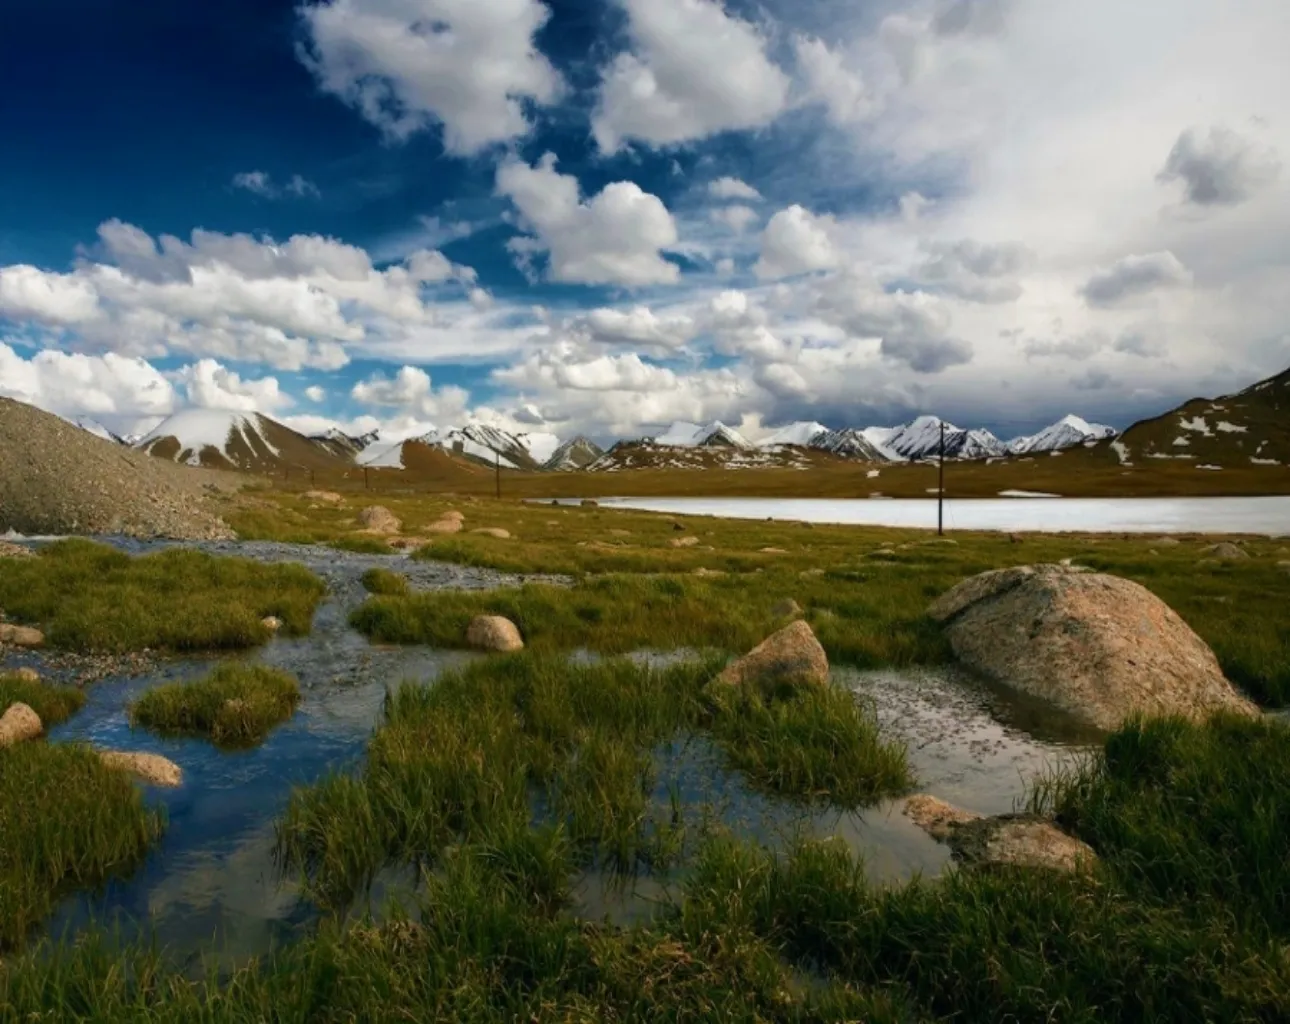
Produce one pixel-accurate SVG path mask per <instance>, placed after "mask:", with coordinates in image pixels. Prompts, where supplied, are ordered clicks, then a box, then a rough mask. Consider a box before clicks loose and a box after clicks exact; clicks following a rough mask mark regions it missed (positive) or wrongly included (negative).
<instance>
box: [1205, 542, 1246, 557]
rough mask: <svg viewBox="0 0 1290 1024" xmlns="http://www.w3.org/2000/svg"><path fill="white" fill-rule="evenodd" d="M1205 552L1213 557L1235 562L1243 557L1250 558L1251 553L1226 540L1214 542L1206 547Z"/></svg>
mask: <svg viewBox="0 0 1290 1024" xmlns="http://www.w3.org/2000/svg"><path fill="white" fill-rule="evenodd" d="M1205 554H1207V555H1209V556H1211V557H1212V558H1219V559H1222V560H1223V561H1225V562H1235V561H1239V560H1241V559H1243V558H1249V557H1250V553H1249V552H1248V551H1244V550H1242V549H1241V548H1238V547H1237V546H1236V545H1235V544H1231V543H1228V542H1227V541H1224V542H1223V543H1221V544H1214V545H1211V546H1210V547H1207V548H1205Z"/></svg>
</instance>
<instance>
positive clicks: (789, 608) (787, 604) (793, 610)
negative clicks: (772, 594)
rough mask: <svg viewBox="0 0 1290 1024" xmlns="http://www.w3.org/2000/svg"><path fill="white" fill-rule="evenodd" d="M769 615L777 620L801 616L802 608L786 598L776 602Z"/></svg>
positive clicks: (789, 598)
mask: <svg viewBox="0 0 1290 1024" xmlns="http://www.w3.org/2000/svg"><path fill="white" fill-rule="evenodd" d="M770 613H771V615H773V616H775V618H777V619H787V618H789V617H790V616H793V615H801V614H802V606H801V605H800V604H798V603H797V602H796V601H794V600H793V599H792V598H791V597H786V598H784V600H782V601H777V602H776V603H775V607H773V608H772V609H771V610H770Z"/></svg>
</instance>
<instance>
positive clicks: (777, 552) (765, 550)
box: [761, 548, 788, 555]
mask: <svg viewBox="0 0 1290 1024" xmlns="http://www.w3.org/2000/svg"><path fill="white" fill-rule="evenodd" d="M761 553H762V554H763V555H786V554H788V552H787V551H785V550H784V549H783V548H762V549H761Z"/></svg>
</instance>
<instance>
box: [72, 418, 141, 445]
mask: <svg viewBox="0 0 1290 1024" xmlns="http://www.w3.org/2000/svg"><path fill="white" fill-rule="evenodd" d="M67 422H68V423H71V424H73V425H75V426H78V427H80V428H81V429H82V430H84V431H86V432H87V433H90V434H93V435H94V436H95V437H101V438H102V439H103V440H104V441H114V442H116V443H117V444H126V443H128V442H126V440H125V439H124V438H123V437H121V436H120V435H119V434H114V433H112V431H110V430H108V428H107V427H105V426H103V424H102V423H100V422H99V421H98V420H96V419H91V418H90V417H89V416H77V417H76V418H75V419H68V421H67Z"/></svg>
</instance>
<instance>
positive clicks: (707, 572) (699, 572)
mask: <svg viewBox="0 0 1290 1024" xmlns="http://www.w3.org/2000/svg"><path fill="white" fill-rule="evenodd" d="M694 575H695V576H724V575H725V571H724V570H722V569H695V570H694Z"/></svg>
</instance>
